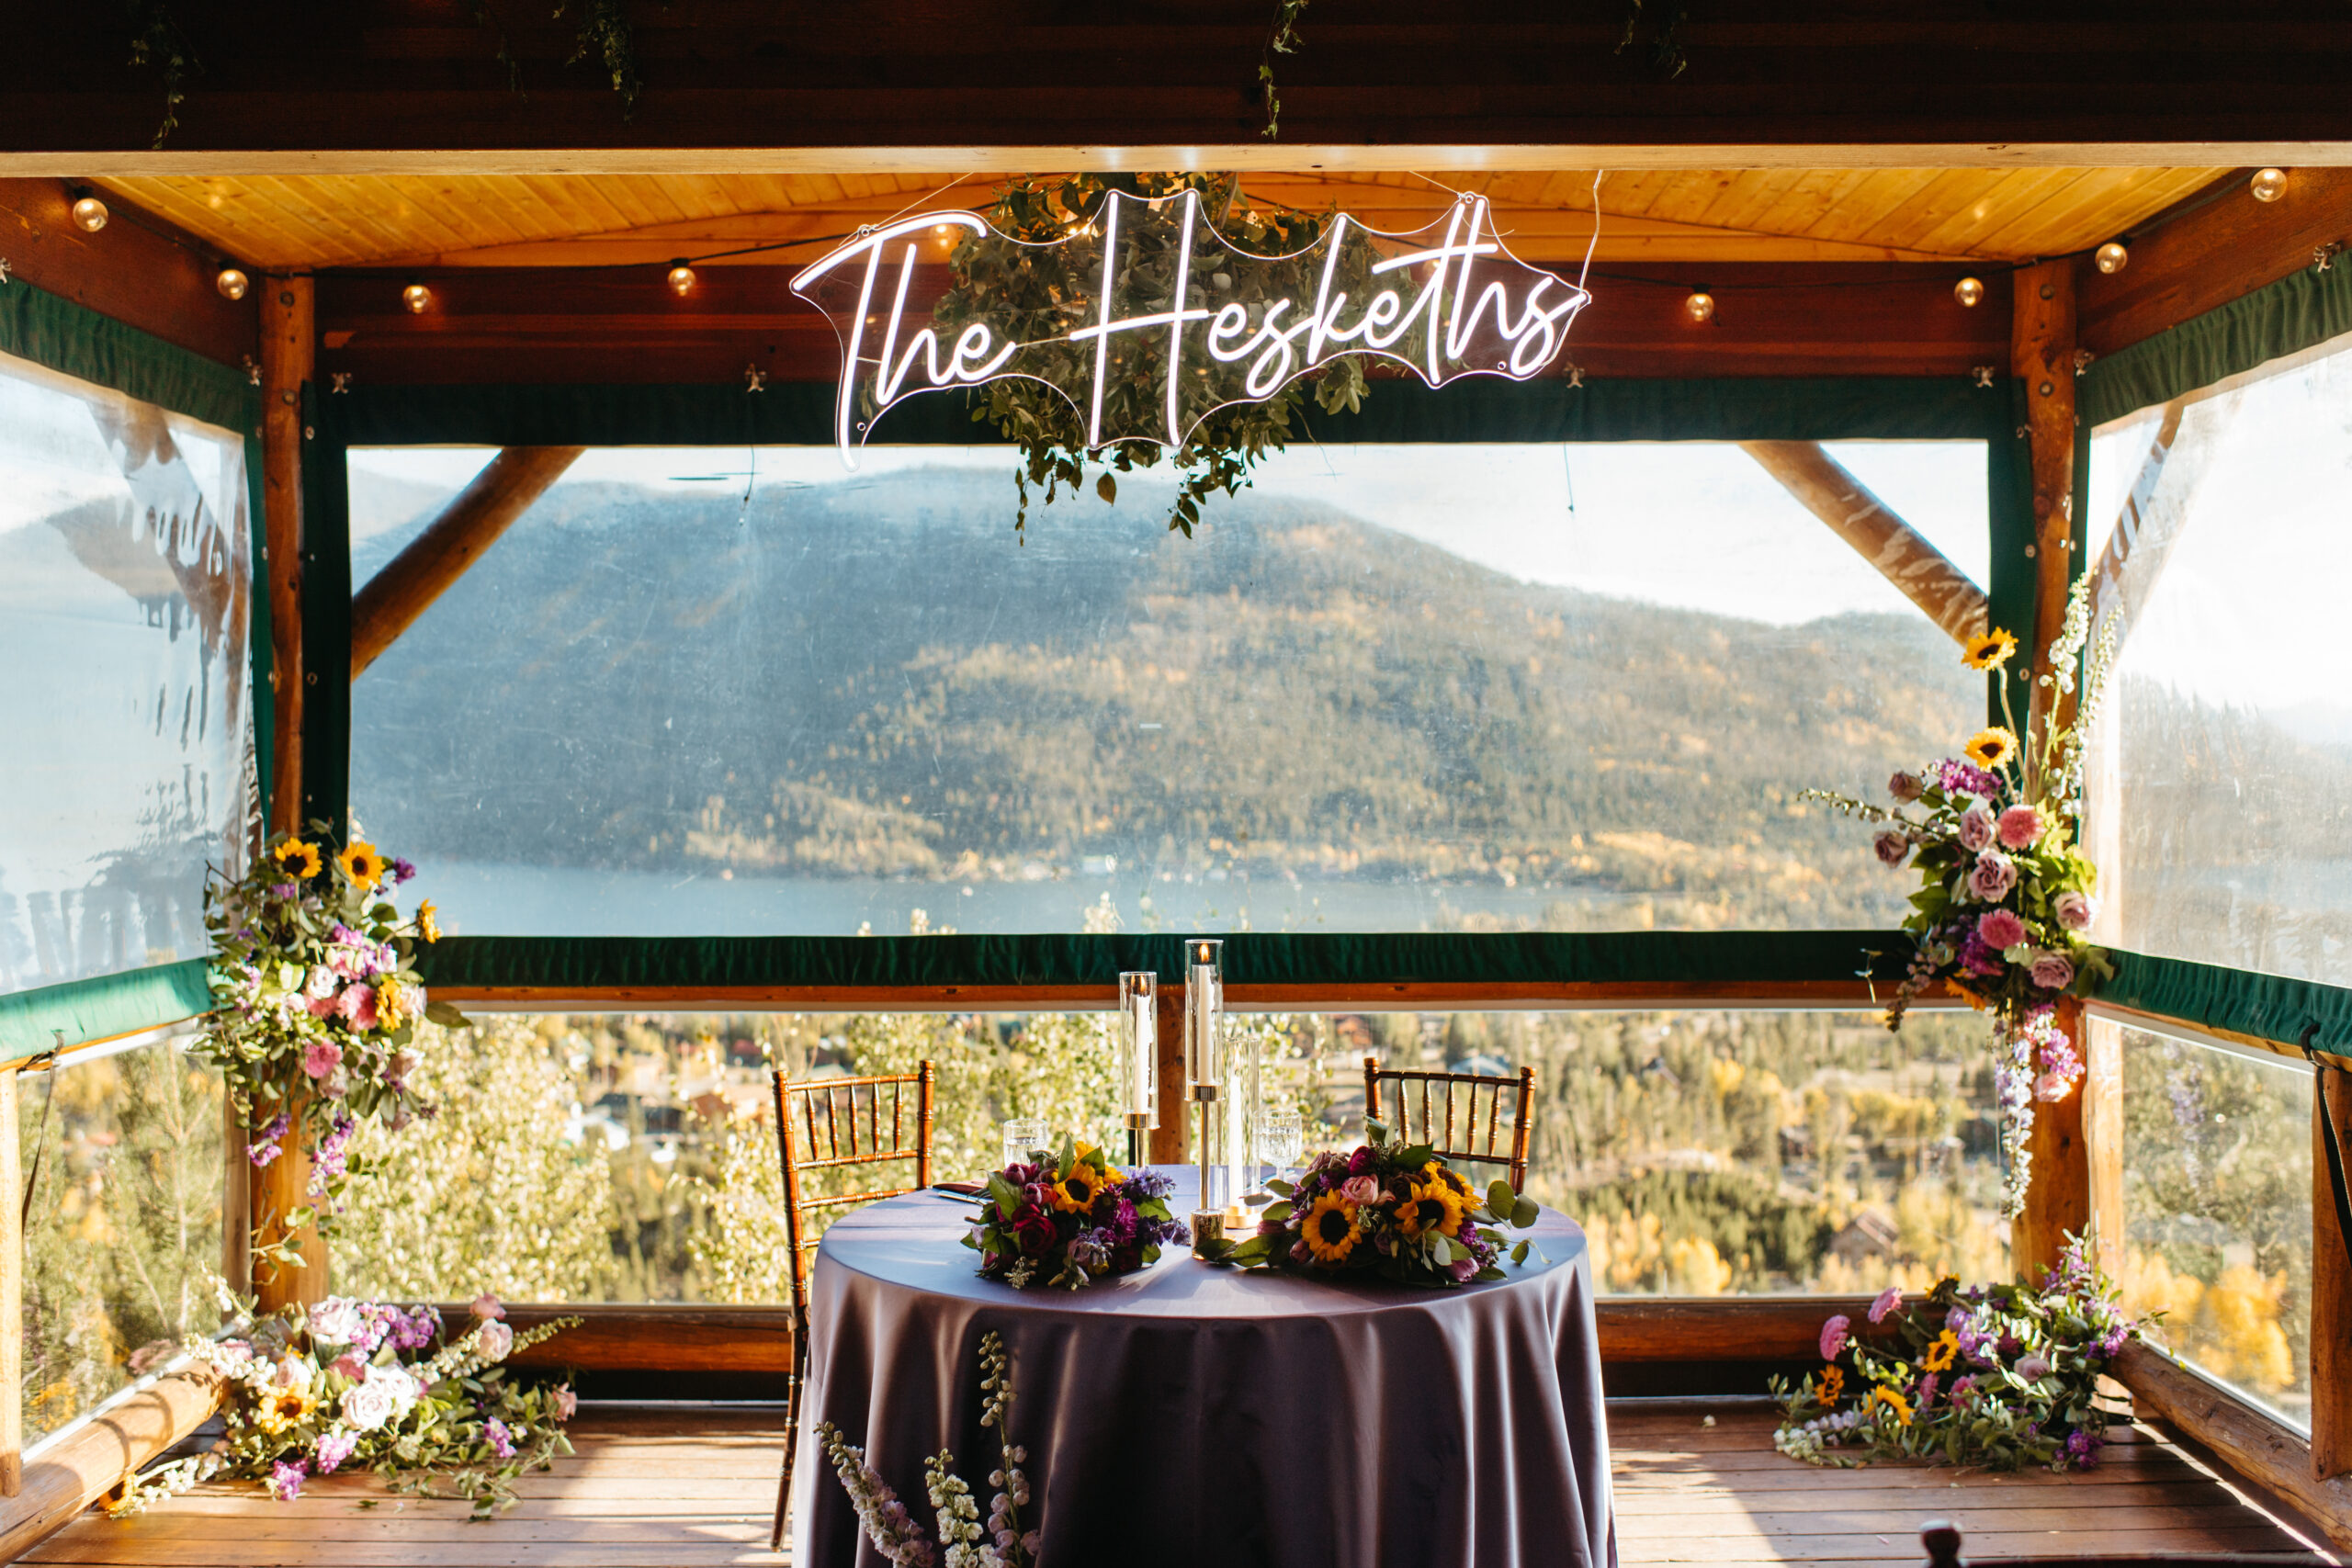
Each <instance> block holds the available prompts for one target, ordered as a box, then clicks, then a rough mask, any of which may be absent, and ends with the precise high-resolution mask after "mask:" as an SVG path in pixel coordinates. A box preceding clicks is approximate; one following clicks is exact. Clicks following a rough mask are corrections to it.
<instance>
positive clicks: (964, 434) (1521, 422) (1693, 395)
mask: <svg viewBox="0 0 2352 1568" xmlns="http://www.w3.org/2000/svg"><path fill="white" fill-rule="evenodd" d="M2008 403H2009V398H2008V392H2007V387H2006V385H2004V384H2003V383H2000V382H1996V384H1995V385H1994V386H1993V387H1992V388H1990V389H1986V388H1981V387H1978V386H1976V385H1974V384H1973V382H1970V381H1967V380H1965V379H1963V378H1959V377H1939V378H1917V377H1837V378H1828V377H1815V378H1802V377H1799V378H1724V379H1715V380H1687V381H1672V380H1667V381H1660V380H1607V381H1596V382H1594V383H1592V384H1591V385H1590V386H1587V387H1570V386H1569V385H1568V384H1567V383H1566V382H1565V381H1560V380H1553V379H1544V380H1537V381H1504V380H1499V379H1496V378H1486V377H1480V378H1475V379H1473V380H1471V381H1468V382H1466V383H1456V384H1453V385H1451V386H1448V387H1444V388H1442V389H1437V390H1431V389H1430V388H1428V387H1425V386H1423V385H1421V384H1420V383H1419V381H1412V380H1401V381H1390V380H1383V381H1380V382H1378V383H1376V384H1375V385H1374V388H1373V390H1372V395H1371V396H1369V397H1367V398H1366V399H1365V400H1364V402H1363V411H1362V412H1358V413H1354V414H1326V413H1323V412H1320V411H1317V412H1313V413H1312V414H1311V415H1310V416H1309V417H1308V418H1307V419H1306V422H1305V423H1306V433H1307V434H1308V436H1310V437H1311V438H1312V439H1314V440H1317V441H1326V442H1413V443H1421V442H1428V443H1451V442H1517V441H1527V442H1549V441H1740V440H1786V441H1826V440H1839V439H1849V440H1869V439H1888V440H1893V439H1904V440H1915V441H1925V440H1970V441H1981V440H1986V439H1989V438H1990V437H1991V436H1993V435H1995V434H2002V433H2006V432H2007V429H2008V428H2009V426H2010V424H2011V423H2013V422H2012V421H2010V420H2009V418H2008V412H2009V410H2008ZM327 406H328V409H329V411H330V412H331V413H332V416H333V417H334V423H335V424H336V427H337V429H338V430H339V432H340V433H341V435H342V438H343V439H344V440H345V441H346V442H348V443H349V444H350V445H352V446H417V445H424V444H429V443H437V442H469V443H480V444H481V445H485V446H726V445H730V444H733V443H738V442H741V443H747V444H759V445H765V446H828V445H831V442H832V439H833V386H832V383H831V382H830V381H790V382H775V383H772V384H771V385H769V386H768V387H767V388H765V389H763V390H761V391H758V392H751V391H746V390H745V389H743V388H741V387H711V386H699V387H639V386H607V387H578V386H499V387H356V388H353V389H351V390H350V391H349V392H347V393H342V394H338V395H336V396H334V397H333V398H331V399H329V400H327ZM875 439H876V441H877V442H879V443H882V444H885V445H891V446H993V445H997V444H998V440H999V438H998V436H997V434H996V432H995V430H994V429H993V428H992V427H990V426H989V425H985V424H978V423H974V422H973V420H972V417H971V411H970V409H969V408H968V407H967V405H966V402H965V400H963V399H962V398H959V397H955V396H952V395H948V394H938V395H926V396H922V397H917V398H911V399H910V400H907V401H906V402H904V403H901V404H899V406H898V407H896V408H894V409H892V410H891V411H890V412H889V413H888V414H887V415H885V416H884V418H883V419H882V421H881V423H880V425H879V427H878V428H877V430H876V434H875Z"/></svg>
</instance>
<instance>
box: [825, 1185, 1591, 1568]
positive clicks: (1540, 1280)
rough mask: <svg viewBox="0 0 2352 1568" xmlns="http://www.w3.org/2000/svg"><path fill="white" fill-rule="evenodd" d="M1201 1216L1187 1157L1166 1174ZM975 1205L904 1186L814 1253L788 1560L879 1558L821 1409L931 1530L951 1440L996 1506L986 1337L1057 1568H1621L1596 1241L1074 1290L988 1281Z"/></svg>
mask: <svg viewBox="0 0 2352 1568" xmlns="http://www.w3.org/2000/svg"><path fill="white" fill-rule="evenodd" d="M1168 1174H1169V1175H1170V1176H1171V1177H1173V1178H1174V1179H1176V1181H1177V1182H1178V1188H1177V1190H1176V1192H1175V1193H1174V1194H1173V1195H1171V1197H1170V1200H1169V1202H1170V1209H1171V1210H1172V1211H1173V1212H1174V1213H1178V1214H1182V1213H1185V1212H1186V1211H1187V1210H1188V1209H1189V1208H1190V1207H1191V1200H1192V1193H1193V1190H1194V1186H1195V1179H1194V1176H1193V1172H1192V1171H1190V1170H1189V1169H1185V1168H1170V1169H1169V1170H1168ZM974 1213H975V1210H974V1209H973V1207H972V1206H971V1205H970V1204H967V1203H962V1202H958V1201H956V1200H955V1199H952V1198H949V1197H946V1196H944V1195H941V1194H937V1193H930V1192H916V1193H910V1194H908V1195H906V1196H904V1197H900V1198H894V1199H891V1200H889V1201H886V1202H882V1203H876V1204H874V1205H872V1206H870V1207H868V1208H865V1209H863V1210H860V1211H858V1212H857V1213H854V1214H851V1215H849V1216H847V1217H846V1218H843V1219H842V1220H840V1221H838V1222H836V1223H835V1224H834V1225H833V1226H832V1228H831V1229H830V1230H828V1231H827V1232H826V1233H825V1238H824V1242H823V1245H822V1246H821V1247H820V1248H819V1249H818V1253H817V1265H816V1271H815V1277H814V1280H813V1293H812V1296H811V1299H810V1305H809V1313H810V1316H811V1318H812V1320H813V1322H812V1331H811V1335H810V1342H809V1386H808V1389H807V1391H806V1394H805V1397H804V1398H803V1400H802V1405H801V1409H802V1416H801V1422H802V1425H801V1437H800V1460H799V1462H798V1465H797V1472H796V1474H795V1476H794V1479H793V1507H794V1513H795V1516H796V1518H797V1525H796V1529H795V1532H794V1533H795V1551H796V1555H795V1556H794V1558H793V1561H794V1562H795V1563H796V1564H800V1565H803V1568H846V1565H847V1564H851V1563H877V1562H881V1561H882V1559H881V1558H880V1556H879V1554H878V1553H876V1551H874V1549H873V1547H872V1546H871V1545H870V1544H866V1543H865V1542H864V1540H863V1539H862V1537H861V1535H860V1532H859V1529H858V1524H857V1518H856V1516H855V1514H854V1512H853V1511H852V1509H851V1506H850V1503H849V1498H848V1496H847V1495H846V1494H845V1493H844V1492H843V1491H842V1486H841V1483H840V1482H839V1481H838V1480H837V1479H836V1478H835V1476H834V1474H833V1472H832V1467H831V1465H830V1464H829V1463H828V1462H827V1461H826V1460H825V1457H824V1453H823V1450H821V1449H820V1447H818V1445H817V1443H816V1440H815V1438H814V1437H813V1436H812V1433H813V1431H814V1428H815V1425H816V1423H817V1422H819V1421H831V1423H832V1424H833V1425H834V1426H835V1427H839V1428H840V1429H841V1431H842V1433H843V1434H844V1435H845V1436H846V1437H847V1438H848V1439H849V1440H850V1441H851V1442H853V1443H854V1444H856V1445H857V1446H859V1447H861V1448H863V1449H865V1450H866V1454H867V1459H868V1461H869V1462H870V1463H872V1464H873V1465H874V1466H875V1468H876V1470H877V1471H879V1472H880V1473H881V1475H882V1478H883V1479H884V1480H885V1481H886V1482H888V1483H889V1485H890V1486H891V1488H892V1489H893V1490H894V1491H896V1492H897V1493H898V1495H899V1498H900V1499H901V1500H902V1501H904V1502H905V1503H906V1505H907V1506H908V1507H909V1508H910V1510H911V1511H912V1512H913V1514H914V1516H915V1517H916V1518H917V1519H919V1520H921V1521H922V1523H923V1524H924V1526H925V1527H926V1529H929V1528H930V1527H931V1526H932V1525H933V1514H932V1510H931V1507H930V1505H929V1502H928V1500H927V1499H926V1497H925V1496H924V1493H923V1475H922V1465H923V1461H924V1459H925V1458H926V1457H927V1456H929V1455H932V1454H935V1453H937V1452H938V1451H939V1450H940V1449H941V1448H943V1447H946V1448H950V1449H953V1450H955V1454H956V1461H957V1463H956V1469H957V1472H958V1473H960V1474H961V1475H963V1477H964V1478H965V1480H966V1481H967V1482H969V1483H971V1485H972V1488H973V1491H974V1494H975V1495H976V1498H977V1500H978V1504H979V1506H980V1509H981V1512H982V1513H983V1515H985V1514H986V1512H987V1509H988V1506H989V1495H990V1494H991V1492H992V1491H993V1490H994V1489H993V1488H991V1487H990V1486H989V1484H988V1476H989V1472H990V1471H991V1470H993V1469H995V1468H996V1464H997V1461H998V1454H997V1445H996V1438H995V1434H994V1433H993V1432H992V1431H989V1430H988V1429H986V1428H983V1427H981V1426H980V1424H979V1415H980V1393H979V1378H980V1373H979V1371H978V1357H979V1344H980V1337H981V1336H982V1335H983V1334H984V1333H986V1332H987V1331H988V1330H989V1329H991V1328H993V1329H996V1330H998V1331H1000V1332H1001V1333H1002V1334H1003V1336H1004V1338H1005V1343H1006V1345H1007V1347H1008V1348H1009V1349H1010V1350H1011V1352H1012V1359H1013V1382H1014V1387H1015V1391H1016V1395H1017V1403H1016V1404H1015V1405H1014V1407H1013V1412H1012V1438H1013V1440H1014V1441H1015V1442H1017V1443H1020V1444H1021V1445H1023V1447H1025V1448H1026V1449H1027V1450H1028V1451H1029V1460H1028V1464H1027V1466H1026V1469H1027V1472H1028V1475H1029V1483H1030V1488H1031V1502H1030V1505H1029V1506H1028V1507H1027V1508H1026V1509H1024V1510H1023V1525H1024V1527H1026V1528H1028V1529H1038V1530H1040V1531H1041V1532H1042V1539H1041V1541H1040V1547H1039V1557H1040V1560H1041V1562H1043V1563H1044V1564H1046V1568H1078V1565H1081V1564H1085V1563H1089V1562H1104V1563H1115V1564H1118V1565H1120V1568H1146V1565H1157V1564H1163V1563H1164V1564H1168V1565H1170V1568H1204V1565H1212V1568H1256V1565H1260V1564H1263V1565H1265V1568H1320V1565H1329V1568H1385V1565H1394V1568H1453V1565H1461V1568H1468V1565H1470V1564H1473V1563H1476V1564H1478V1565H1479V1568H1505V1565H1513V1564H1520V1563H1531V1564H1532V1563H1544V1564H1547V1565H1548V1564H1560V1565H1564V1568H1565V1565H1572V1564H1581V1565H1589V1568H1609V1565H1613V1564H1614V1563H1615V1562H1616V1560H1617V1544H1616V1532H1615V1529H1614V1527H1613V1525H1612V1523H1611V1511H1610V1492H1609V1442H1608V1437H1607V1430H1606V1427H1605V1425H1604V1421H1603V1416H1602V1407H1601V1393H1600V1350H1599V1346H1598V1342H1597V1340H1596V1338H1595V1337H1594V1332H1593V1315H1592V1280H1591V1269H1590V1263H1589V1258H1588V1255H1587V1252H1586V1248H1585V1240H1584V1233H1583V1232H1582V1231H1581V1230H1579V1229H1577V1226H1576V1224H1574V1223H1573V1222H1572V1221H1570V1220H1568V1219H1567V1218H1566V1217H1565V1216H1564V1215H1561V1214H1559V1213H1555V1212H1553V1211H1552V1210H1549V1209H1546V1210H1545V1211H1544V1215H1543V1218H1542V1219H1541V1220H1540V1221H1539V1222H1538V1224H1536V1226H1535V1227H1534V1229H1533V1231H1532V1232H1531V1233H1525V1234H1528V1235H1532V1239H1533V1241H1534V1247H1533V1249H1532V1251H1531V1252H1530V1254H1529V1257H1528V1260H1527V1262H1526V1263H1525V1264H1524V1265H1523V1266H1520V1267H1512V1266H1510V1265H1509V1264H1506V1265H1505V1272H1506V1273H1507V1274H1508V1275H1509V1278H1507V1279H1504V1280H1498V1281H1493V1282H1490V1283H1487V1284H1484V1285H1469V1286H1465V1287H1464V1288H1462V1289H1459V1290H1453V1291H1434V1290H1412V1289H1407V1288H1404V1287H1399V1286H1393V1285H1385V1284H1381V1283H1378V1282H1375V1281H1361V1282H1360V1281H1357V1280H1349V1281H1347V1282H1344V1283H1336V1282H1325V1281H1323V1280H1303V1279H1298V1278H1295V1277H1291V1276H1287V1275H1271V1274H1244V1273H1242V1272H1240V1271H1238V1270H1236V1269H1222V1268H1216V1267H1212V1266H1210V1265H1207V1264H1204V1263H1199V1262H1196V1261H1194V1260H1193V1257H1192V1255H1191V1254H1190V1252H1188V1251H1186V1250H1184V1249H1182V1248H1181V1247H1171V1248H1169V1249H1167V1250H1166V1251H1164V1252H1163V1253H1162V1255H1161V1258H1160V1260H1159V1263H1157V1264H1155V1265H1154V1266H1153V1267H1151V1268H1149V1269H1144V1270H1142V1271H1141V1272H1139V1273H1136V1274H1130V1275H1126V1276H1125V1277H1123V1278H1120V1279H1116V1280H1101V1281H1098V1282H1097V1283H1095V1284H1093V1285H1091V1286H1089V1287H1088V1288H1087V1289H1085V1290H1082V1291H1079V1292H1066V1291H1053V1290H1046V1289H1042V1288H1035V1287H1033V1288H1031V1289H1029V1290H1026V1291H1016V1290H1013V1289H1012V1287H1010V1286H1008V1285H1004V1284H1001V1283H1000V1282H997V1281H994V1280H983V1279H981V1278H979V1276H978V1272H977V1268H978V1254H977V1253H975V1252H973V1251H972V1250H971V1249H970V1248H968V1247H964V1246H963V1245H962V1244H961V1238H962V1236H963V1235H964V1234H965V1232H966V1231H967V1229H968V1228H969V1225H970V1222H971V1217H972V1215H973V1214H974Z"/></svg>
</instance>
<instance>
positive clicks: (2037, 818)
mask: <svg viewBox="0 0 2352 1568" xmlns="http://www.w3.org/2000/svg"><path fill="white" fill-rule="evenodd" d="M1994 832H1995V836H1996V837H1997V838H1998V839H1999V840H2001V847H2002V848H2003V849H2005V850H2024V849H2030V848H2032V847H2033V843H2034V840H2037V839H2039V838H2041V812H2039V811H2036V810H2035V809H2034V808H2033V807H2030V806H2012V807H2009V808H2008V809H2007V811H2004V812H2002V813H2001V819H2000V821H1999V822H1998V823H1997V824H1996V825H1995V829H1994Z"/></svg>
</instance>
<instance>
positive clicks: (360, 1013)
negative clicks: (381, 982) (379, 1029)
mask: <svg viewBox="0 0 2352 1568" xmlns="http://www.w3.org/2000/svg"><path fill="white" fill-rule="evenodd" d="M336 1010H337V1011H338V1012H340V1013H342V1014H343V1016H344V1017H345V1018H346V1019H348V1020H350V1021H351V1024H352V1026H353V1027H354V1028H356V1029H373V1028H375V1027H376V990H375V987H372V986H354V987H350V988H349V989H348V990H346V991H345V992H344V993H343V996H342V998H340V999H339V1001H338V1003H337V1006H336Z"/></svg>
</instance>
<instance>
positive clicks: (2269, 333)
mask: <svg viewBox="0 0 2352 1568" xmlns="http://www.w3.org/2000/svg"><path fill="white" fill-rule="evenodd" d="M2346 333H2352V265H2347V264H2345V263H2340V262H2339V263H2338V264H2336V265H2334V266H2331V267H2329V268H2328V269H2327V270H2326V271H2325V272H2320V271H2318V270H2316V269H2314V268H2312V267H2308V266H2307V267H2304V268H2302V269H2301V271H2299V272H2295V273H2291V274H2290V275H2288V276H2285V277H2282V278H2280V279H2279V280H2278V282H2276V283H2274V284H2271V285H2270V286H2269V287H2267V288H2257V289H2256V290H2255V291H2254V292H2253V293H2251V294H2248V295H2245V296H2243V297H2241V298H2239V299H2233V300H2231V301H2230V302H2229V303H2228V304H2226V305H2222V306H2217V307H2216V308H2214V309H2213V310H2208V311H2206V312H2205V313H2204V314H2203V315H2201V316H2197V317H2193V318H2191V319H2190V320H2188V321H2183V322H2181V323H2180V325H2178V326H2177V327H2174V328H2172V329H2171V330H2170V331H2168V332H2161V333H2157V334H2156V335H2155V336H2154V337H2152V338H2143V339H2142V340H2141V341H2140V342H2138V343H2135V344H2131V346H2130V347H2129V348H2122V349H2118V350H2117V351H2116V352H2115V353H2113V354H2111V355H2108V356H2107V357H2106V358H2105V359H2101V360H2098V361H2096V362H2094V363H2093V364H2092V366H2091V367H2090V369H2089V370H2087V371H2086V372H2085V373H2084V376H2083V381H2082V385H2081V387H2080V388H2078V389H2077V390H2076V408H2077V409H2078V411H2079V412H2080V413H2081V415H2082V421H2083V424H2084V426H2085V428H2086V429H2093V428H2097V427H2098V426H2099V425H2102V424H2105V423H2108V422H2109V420H2114V419H2120V418H2122V417H2123V416H2124V415H2125V414H2128V413H2132V412H2137V411H2138V410H2141V409H2144V408H2154V406H2156V405H2157V404H2159V403H2165V402H2170V401H2171V400H2173V399H2175V398H2177V397H2181V396H2183V395H2185V394H2187V393H2189V392H2194V391H2196V390H2198V389H2200V388H2203V387H2210V386H2212V385H2213V384H2214V383H2215V382H2217V381H2223V380H2227V379H2228V378H2230V377H2232V376H2235V375H2238V374H2240V373H2241V372H2244V371H2247V370H2251V369H2253V368H2254V367H2256V366H2258V365H2264V364H2267V363H2268V362H2269V361H2271V360H2273V359H2283V358H2285V357H2286V356H2287V355H2290V354H2300V353H2301V352H2302V351H2303V350H2304V349H2307V348H2309V347H2311V346H2312V344H2322V343H2325V342H2327V341H2328V340H2329V339H2330V338H2336V337H2342V336H2343V335H2345V334H2346Z"/></svg>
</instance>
